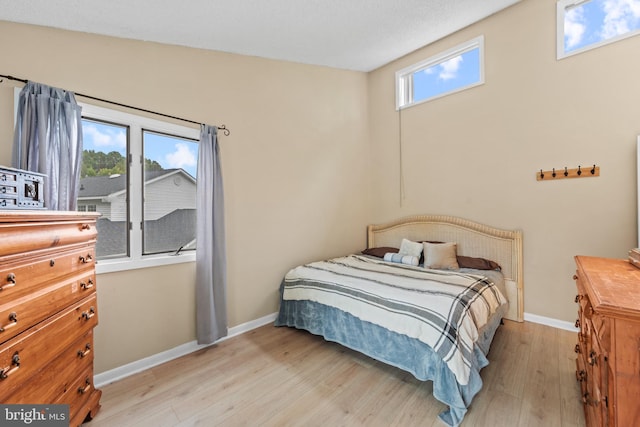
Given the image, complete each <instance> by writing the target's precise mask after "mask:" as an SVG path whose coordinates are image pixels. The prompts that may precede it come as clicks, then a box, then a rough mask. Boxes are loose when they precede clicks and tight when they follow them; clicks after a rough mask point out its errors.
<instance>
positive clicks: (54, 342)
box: [0, 292, 98, 402]
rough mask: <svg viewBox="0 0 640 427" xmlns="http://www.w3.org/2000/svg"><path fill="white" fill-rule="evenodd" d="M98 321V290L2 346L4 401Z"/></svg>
mask: <svg viewBox="0 0 640 427" xmlns="http://www.w3.org/2000/svg"><path fill="white" fill-rule="evenodd" d="M97 323H98V313H97V304H96V295H95V292H94V293H92V295H90V296H88V297H87V298H85V299H83V300H82V301H80V302H79V303H77V304H74V305H73V306H71V307H70V308H68V309H65V310H64V311H62V312H60V313H58V314H56V315H54V316H52V317H51V318H49V319H47V320H46V321H44V322H41V323H40V324H38V325H36V326H34V327H32V328H30V329H28V330H26V331H25V332H23V333H22V334H20V335H18V336H16V337H15V338H13V339H11V340H9V341H7V342H5V343H4V344H2V345H0V402H1V401H3V399H4V398H6V396H8V395H10V394H11V393H13V392H14V391H15V390H16V389H18V388H19V387H21V386H22V384H23V383H24V382H25V381H27V380H29V379H30V378H31V376H32V375H34V374H36V373H37V372H38V371H39V370H40V369H42V368H43V367H44V366H46V365H47V364H49V363H50V362H51V361H53V360H54V359H55V358H56V357H57V356H58V355H59V354H60V353H61V352H63V351H64V350H65V349H66V348H67V347H69V346H70V345H71V344H73V343H74V342H75V341H76V340H77V337H78V336H83V335H85V334H86V333H87V332H89V331H90V330H91V329H92V328H93V327H95V326H96V325H97Z"/></svg>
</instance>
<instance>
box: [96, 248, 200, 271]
mask: <svg viewBox="0 0 640 427" xmlns="http://www.w3.org/2000/svg"><path fill="white" fill-rule="evenodd" d="M195 261H196V254H195V252H191V253H181V254H179V255H154V256H145V257H144V258H141V259H133V258H120V259H109V260H102V261H98V262H97V263H96V273H97V274H102V273H115V272H117V271H127V270H137V269H140V268H152V267H161V266H164V265H172V264H183V263H185V262H195Z"/></svg>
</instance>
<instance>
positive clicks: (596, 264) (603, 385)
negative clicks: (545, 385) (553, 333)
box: [574, 256, 640, 427]
mask: <svg viewBox="0 0 640 427" xmlns="http://www.w3.org/2000/svg"><path fill="white" fill-rule="evenodd" d="M575 260H576V265H577V272H576V275H575V276H574V279H575V280H576V286H577V290H578V294H577V296H576V299H575V300H576V302H577V303H578V320H576V326H577V327H579V328H580V331H579V333H578V344H576V347H575V351H576V353H577V358H576V379H577V380H578V381H579V382H580V387H581V391H582V402H583V404H584V411H585V419H586V423H587V426H588V427H590V426H615V427H628V426H638V425H640V405H638V396H640V269H638V268H636V267H634V266H633V265H631V264H630V263H629V262H628V261H626V260H617V259H607V258H596V257H585V256H577V257H575Z"/></svg>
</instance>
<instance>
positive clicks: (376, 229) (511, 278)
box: [367, 215, 524, 322]
mask: <svg viewBox="0 0 640 427" xmlns="http://www.w3.org/2000/svg"><path fill="white" fill-rule="evenodd" d="M403 238H406V239H409V240H413V241H424V240H429V241H441V242H456V243H457V246H458V255H465V256H471V257H481V258H486V259H489V260H492V261H495V262H497V263H498V264H500V266H501V267H502V274H503V275H504V277H505V285H506V288H507V295H505V296H506V297H507V299H509V311H508V313H507V315H506V316H505V317H506V318H507V319H510V320H515V321H518V322H522V321H523V319H524V295H523V291H524V283H523V274H522V232H521V231H520V230H502V229H498V228H493V227H490V226H488V225H484V224H480V223H477V222H473V221H469V220H466V219H462V218H457V217H452V216H443V215H419V216H410V217H406V218H401V219H399V220H396V221H392V222H388V223H384V224H372V225H369V226H368V227H367V247H368V248H374V247H381V246H392V247H396V248H398V247H400V243H401V242H402V239H403Z"/></svg>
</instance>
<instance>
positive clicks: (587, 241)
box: [0, 0, 640, 373]
mask: <svg viewBox="0 0 640 427" xmlns="http://www.w3.org/2000/svg"><path fill="white" fill-rule="evenodd" d="M480 34H484V36H485V52H486V53H485V71H486V84H485V85H483V86H481V87H478V88H474V89H471V90H468V91H464V92H462V93H459V94H456V95H453V96H448V97H444V98H441V99H439V100H436V101H433V102H428V103H425V104H422V105H420V106H416V107H412V108H408V109H406V110H404V111H403V112H402V128H401V129H400V128H399V115H398V113H397V112H396V111H395V104H394V99H395V94H394V73H395V71H396V70H398V69H400V68H403V67H405V66H408V65H410V64H413V63H415V62H418V61H419V60H421V59H424V58H426V57H428V56H430V55H432V54H435V53H438V52H440V51H442V50H446V49H448V48H450V47H452V46H455V45H457V44H459V43H461V42H463V41H466V40H469V39H471V38H473V37H476V36H478V35H480ZM0 39H1V40H5V41H10V42H7V43H4V44H3V49H2V55H1V59H0V74H11V75H15V76H19V77H24V78H28V79H31V80H35V81H40V82H42V83H47V84H50V85H53V86H58V87H62V88H66V89H69V90H73V91H76V92H80V93H86V94H89V95H93V96H98V97H104V98H108V99H112V100H116V101H119V102H124V103H128V104H132V105H137V106H141V107H144V108H148V109H152V110H157V111H161V112H164V113H168V114H174V115H178V116H182V117H186V118H190V119H193V120H196V121H202V122H208V123H216V124H219V123H225V124H226V125H227V126H228V127H229V128H230V129H231V131H232V134H231V136H229V137H221V147H222V159H223V171H224V179H225V191H226V215H227V239H228V253H229V255H228V263H229V267H228V268H229V291H228V311H229V325H230V326H236V325H239V324H242V323H244V322H248V321H251V320H254V319H257V318H260V317H262V316H265V315H268V314H270V313H273V312H274V311H276V309H277V289H278V285H279V282H280V279H281V277H282V275H283V274H284V273H285V272H286V271H287V270H288V269H289V268H290V267H292V266H294V265H296V264H299V263H301V262H306V261H310V260H314V259H319V258H324V257H327V256H335V255H339V254H343V253H348V252H352V251H355V250H357V249H359V248H361V247H362V246H363V245H364V237H365V235H364V225H365V224H366V223H368V222H378V221H386V220H389V219H392V218H396V217H398V216H405V215H413V214H421V213H435V214H447V215H457V216H461V217H465V218H469V219H472V220H475V221H480V222H484V223H487V224H490V225H493V226H496V227H502V228H520V229H522V230H523V232H524V242H525V254H524V256H525V311H526V312H528V313H531V314H535V315H540V316H547V317H551V318H555V319H560V320H566V321H573V319H574V318H575V312H576V308H575V305H574V304H573V295H574V294H575V290H574V284H573V281H572V280H571V276H572V275H573V270H574V266H573V256H574V255H575V254H589V255H599V256H609V257H625V256H626V253H627V251H628V249H630V248H631V247H634V246H636V235H637V232H636V178H635V173H636V161H635V155H636V136H637V135H638V134H640V102H639V101H638V100H639V99H640V84H638V75H640V56H639V55H637V52H639V51H640V37H634V38H631V39H627V40H624V41H622V42H619V43H616V44H614V45H610V46H607V47H605V48H601V49H597V50H594V51H591V52H588V53H585V54H581V55H577V56H574V57H571V58H567V59H564V60H562V61H557V60H556V59H555V1H553V0H544V1H541V0H523V1H522V2H521V3H519V4H518V5H516V6H513V7H511V8H509V9H507V10H505V11H503V12H500V13H499V14H496V15H494V16H492V17H490V18H488V19H486V20H484V21H482V22H480V23H478V24H476V25H473V26H471V27H469V28H466V29H464V30H462V31H460V32H458V33H456V34H454V35H452V36H450V37H447V38H445V39H443V40H440V41H439V42H437V43H434V44H433V45H430V46H427V47H425V48H423V49H420V50H419V51H417V52H415V53H413V54H411V55H408V56H407V57H405V58H402V59H400V60H398V61H395V62H393V63H392V64H389V65H388V66H385V67H382V68H380V69H378V70H376V71H374V72H372V73H369V74H368V75H367V74H363V73H356V72H348V71H339V70H334V69H329V68H323V67H313V66H306V65H299V64H292V63H286V62H280V61H270V60H263V59H258V58H252V57H246V56H239V55H231V54H224V53H216V52H207V51H202V50H195V49H187V48H181V47H174V46H166V45H160V44H153V43H144V42H135V41H127V40H120V39H114V38H107V37H99V36H91V35H84V34H83V35H79V34H77V33H72V32H66V31H58V30H51V29H43V28H39V27H33V26H27V25H18V24H11V23H6V22H1V21H0ZM61 49H62V50H63V51H65V52H67V54H66V55H65V56H63V57H61V56H59V55H58V54H56V53H55V52H57V51H60V50H61ZM12 120H13V87H12V83H9V82H5V83H2V84H0V141H3V142H0V164H9V162H10V155H11V148H10V146H11V138H12V132H13V123H12ZM400 134H401V135H402V153H403V158H402V163H403V176H404V189H405V191H404V197H401V195H400V178H399V164H400V159H399V152H400V150H399V147H400V145H399V135H400ZM593 163H596V164H598V165H599V166H600V167H601V176H600V177H598V178H588V179H577V180H562V181H558V182H537V181H536V180H535V173H536V171H538V170H539V169H550V168H552V167H564V166H569V167H576V166H577V165H578V164H580V165H591V164H593ZM193 281H194V268H193V264H182V265H179V266H169V267H162V268H155V269H147V270H137V271H132V272H120V273H111V274H103V275H101V276H100V277H99V284H98V288H99V312H100V325H99V326H98V329H97V331H96V371H97V372H98V373H99V372H104V371H106V370H109V369H112V368H115V367H118V366H121V365H123V364H126V363H129V362H132V361H135V360H138V359H141V358H144V357H147V356H150V355H152V354H155V353H157V352H160V351H164V350H168V349H171V348H173V347H176V346H178V345H180V344H183V343H187V342H190V341H192V340H193V339H195V327H194V320H193V318H194V312H193V295H194V291H193Z"/></svg>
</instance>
